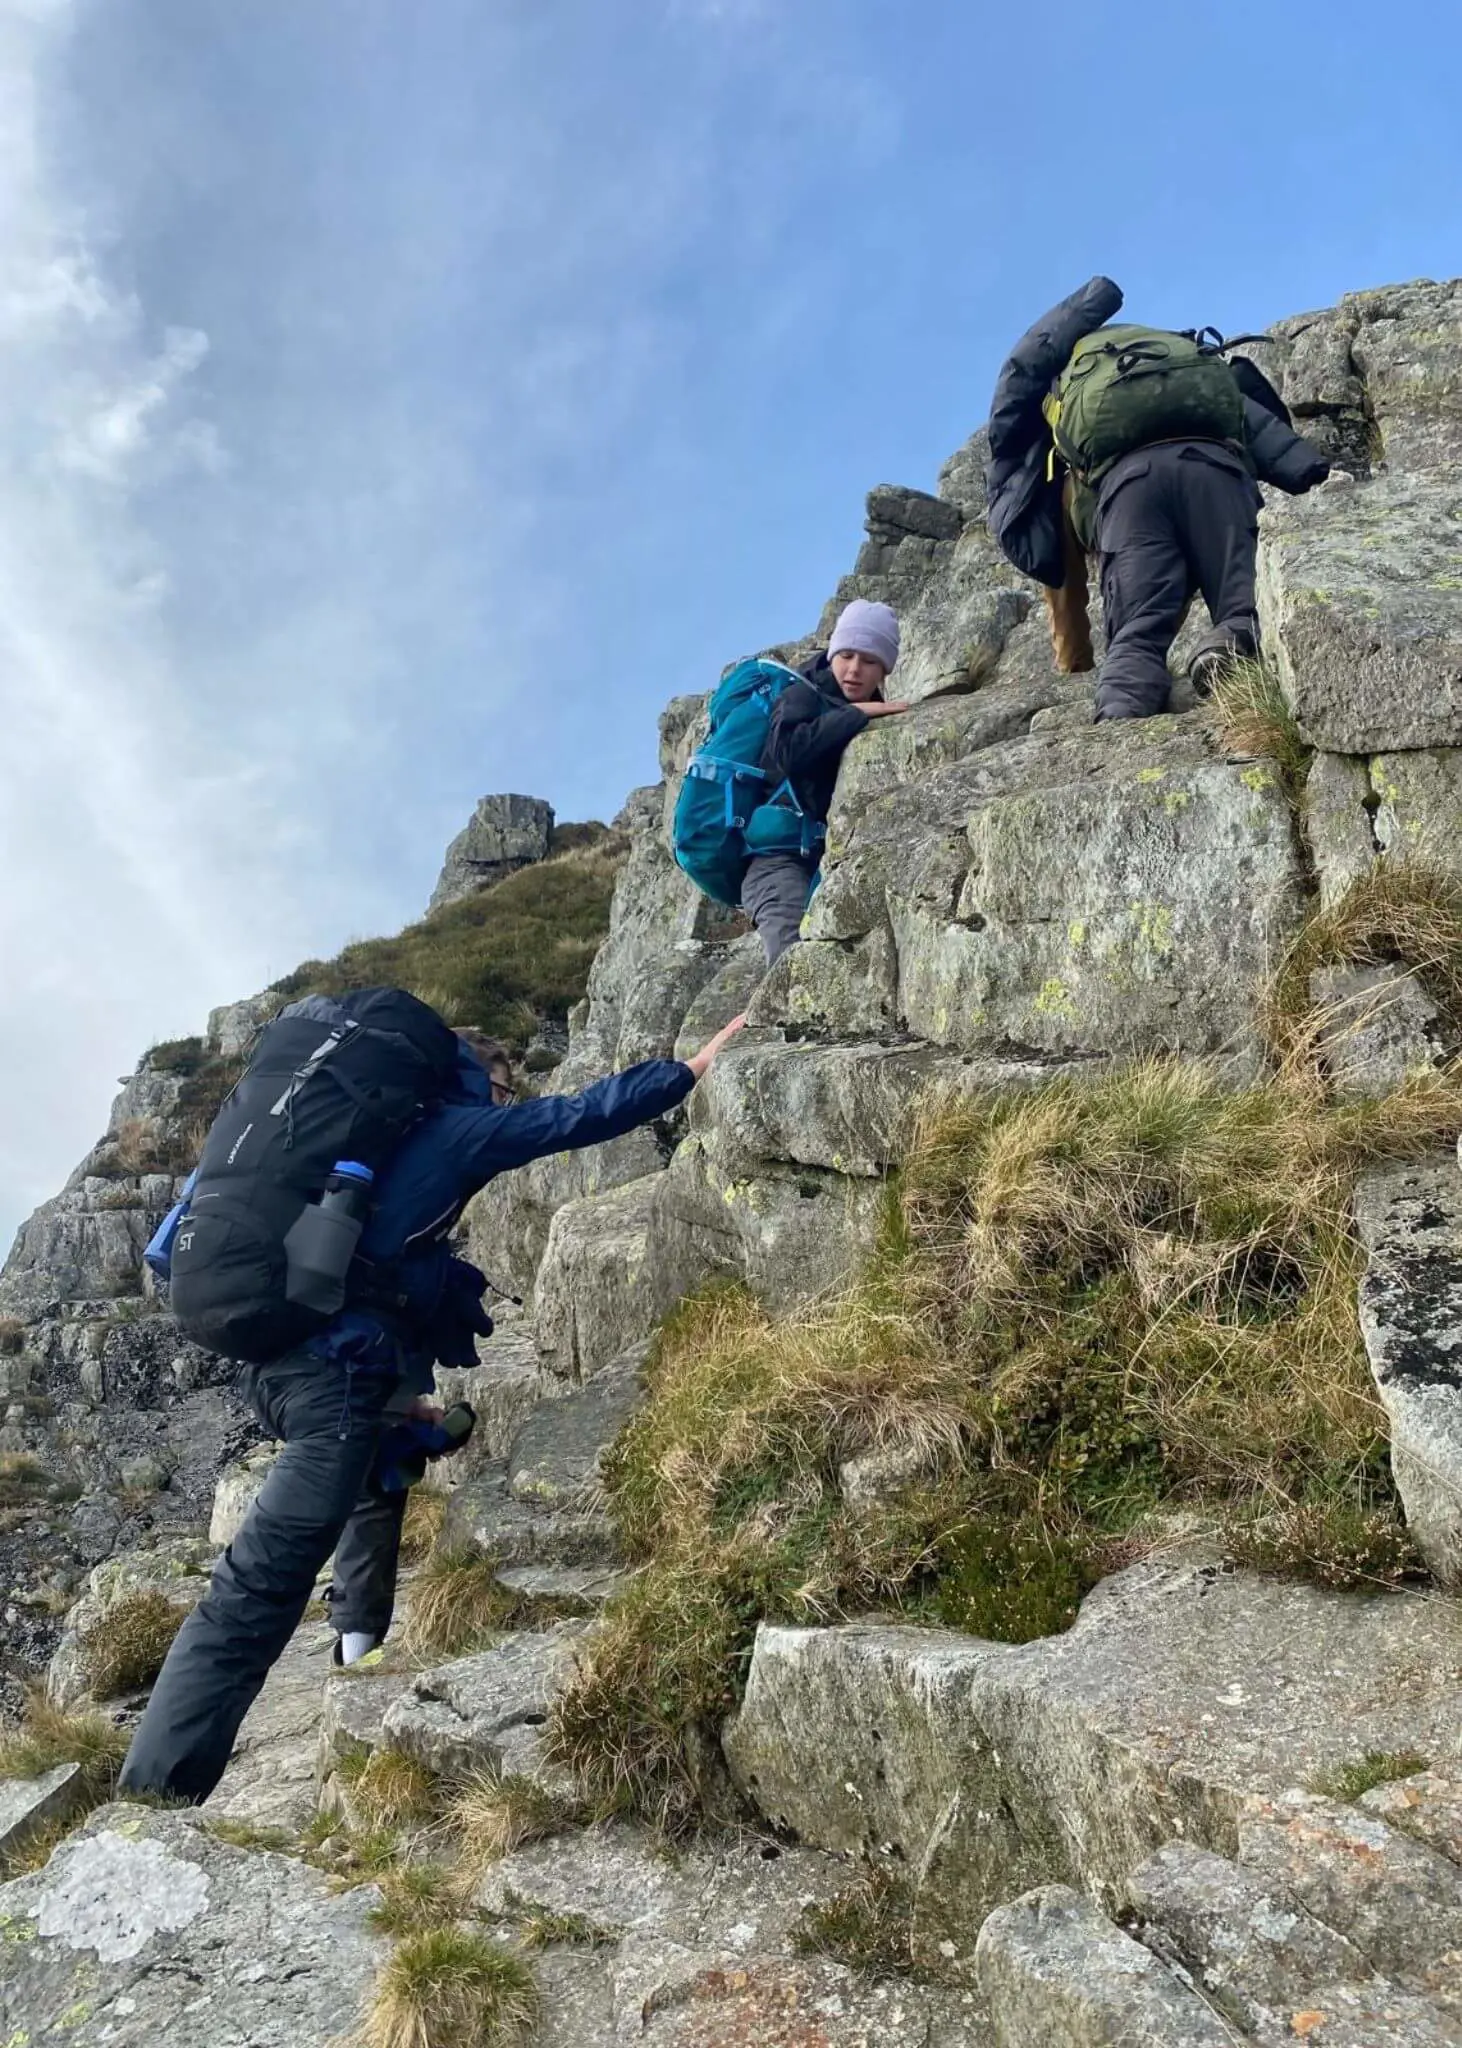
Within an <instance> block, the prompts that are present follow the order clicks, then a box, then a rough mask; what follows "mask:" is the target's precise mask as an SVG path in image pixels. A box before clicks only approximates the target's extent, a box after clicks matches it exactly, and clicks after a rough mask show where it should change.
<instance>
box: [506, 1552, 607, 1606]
mask: <svg viewBox="0 0 1462 2048" xmlns="http://www.w3.org/2000/svg"><path fill="white" fill-rule="evenodd" d="M633 1577H634V1574H633V1573H632V1572H622V1571H615V1570H614V1568H613V1567H612V1566H609V1565H598V1564H511V1565H504V1567H503V1568H502V1570H501V1571H500V1572H498V1574H497V1582H498V1584H499V1585H500V1586H501V1587H502V1588H503V1590H504V1591H505V1592H508V1593H516V1594H517V1595H518V1596H519V1598H520V1599H523V1600H527V1601H530V1602H533V1603H535V1604H536V1603H540V1602H541V1603H542V1604H543V1605H544V1606H546V1607H551V1608H555V1609H557V1610H558V1611H559V1612H561V1613H565V1614H568V1613H571V1612H574V1611H576V1610H577V1611H581V1612H583V1613H585V1614H588V1613H591V1612H593V1611H594V1610H595V1609H596V1608H600V1607H604V1606H606V1605H607V1604H608V1602H609V1601H611V1600H612V1599H613V1598H614V1596H615V1595H616V1594H617V1593H620V1592H622V1591H623V1590H624V1588H625V1587H626V1586H627V1585H628V1584H629V1582H630V1580H631V1579H632V1578H633Z"/></svg>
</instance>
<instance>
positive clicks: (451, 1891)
mask: <svg viewBox="0 0 1462 2048" xmlns="http://www.w3.org/2000/svg"><path fill="white" fill-rule="evenodd" d="M376 1882H377V1883H378V1884H379V1885H380V1888H381V1903H380V1904H379V1905H378V1906H376V1907H374V1908H373V1909H372V1912H371V1916H370V1920H371V1925H372V1927H374V1928H375V1929H376V1930H377V1931H378V1932H379V1933H381V1934H395V1935H404V1934H427V1933H430V1931H431V1930H432V1929H433V1928H434V1927H442V1926H446V1925H448V1924H450V1923H451V1922H452V1921H454V1920H457V1919H460V1918H461V1917H462V1914H463V1909H464V1905H465V1903H466V1902H465V1901H464V1899H463V1896H462V1888H461V1886H460V1884H458V1883H457V1882H456V1873H455V1872H453V1871H450V1870H447V1869H444V1868H443V1866H442V1865H441V1864H440V1863H400V1864H397V1865H396V1866H395V1867H394V1868H393V1869H390V1870H386V1871H383V1872H382V1874H381V1876H380V1877H379V1878H378V1879H377V1880H376Z"/></svg>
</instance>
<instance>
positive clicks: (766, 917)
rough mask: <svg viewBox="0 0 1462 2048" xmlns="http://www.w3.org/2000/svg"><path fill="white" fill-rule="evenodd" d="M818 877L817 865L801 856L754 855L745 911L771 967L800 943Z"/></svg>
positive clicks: (743, 894) (746, 885)
mask: <svg viewBox="0 0 1462 2048" xmlns="http://www.w3.org/2000/svg"><path fill="white" fill-rule="evenodd" d="M816 873H817V862H816V861H815V860H804V859H803V858H802V856H801V855H800V854H796V853H758V854H753V856H752V859H751V864H750V866H749V867H748V868H747V870H746V879H745V881H743V883H742V884H741V907H742V909H743V910H744V911H745V912H746V914H747V916H748V917H749V918H750V919H751V921H752V923H753V924H754V925H755V926H756V928H757V930H758V932H760V934H761V942H762V944H763V946H764V947H765V948H766V955H767V966H768V967H772V966H775V964H776V963H777V961H778V960H780V959H781V957H782V955H783V954H784V953H785V952H786V950H787V948H788V947H789V946H791V945H794V944H795V943H796V940H797V935H798V933H799V932H800V931H801V929H802V917H803V913H804V912H805V911H806V909H807V899H808V897H809V896H810V895H811V894H812V882H813V877H814V876H815V875H816Z"/></svg>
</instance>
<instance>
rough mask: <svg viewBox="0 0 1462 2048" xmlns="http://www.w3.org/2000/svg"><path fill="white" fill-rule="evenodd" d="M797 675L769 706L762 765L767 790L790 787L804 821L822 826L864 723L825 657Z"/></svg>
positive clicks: (862, 714)
mask: <svg viewBox="0 0 1462 2048" xmlns="http://www.w3.org/2000/svg"><path fill="white" fill-rule="evenodd" d="M802 675H803V678H804V680H803V681H802V682H800V683H793V684H792V685H791V687H790V688H789V689H786V690H784V691H783V692H782V694H781V696H780V697H779V698H778V699H777V701H776V703H775V704H774V705H773V706H772V722H771V725H770V727H769V729H768V731H767V743H766V748H765V750H764V752H763V754H762V757H761V765H762V767H763V768H764V769H765V770H766V774H767V786H768V790H769V791H770V790H772V789H775V788H776V787H777V786H778V785H779V784H780V783H781V782H783V781H787V782H790V783H791V785H792V788H793V790H794V791H795V793H796V797H797V801H798V803H799V804H801V806H802V808H803V810H804V811H806V813H807V815H808V817H809V818H816V819H817V820H818V821H819V822H820V823H822V824H824V825H825V824H826V823H827V814H828V811H829V809H830V808H831V805H832V800H833V790H834V789H835V787H836V786H837V780H838V767H839V764H840V763H841V761H842V758H843V755H844V754H845V753H846V751H847V748H848V743H849V742H850V741H851V740H855V739H856V738H857V737H858V735H859V733H860V732H862V731H863V729H864V727H865V726H866V725H867V724H868V722H869V719H868V713H867V712H866V711H863V710H860V709H859V707H858V706H857V705H856V704H850V703H849V702H848V700H847V698H846V697H845V696H844V695H843V693H842V691H841V690H840V689H839V688H838V679H837V677H836V676H835V675H834V674H833V672H832V664H831V663H830V662H829V660H828V658H827V656H826V654H816V655H814V656H813V658H812V660H811V661H809V662H808V663H807V665H806V667H805V668H804V669H803V670H802Z"/></svg>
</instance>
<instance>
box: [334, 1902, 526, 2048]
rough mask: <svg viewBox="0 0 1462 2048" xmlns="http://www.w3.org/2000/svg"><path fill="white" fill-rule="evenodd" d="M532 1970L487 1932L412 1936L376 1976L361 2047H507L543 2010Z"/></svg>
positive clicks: (442, 1930) (444, 1930)
mask: <svg viewBox="0 0 1462 2048" xmlns="http://www.w3.org/2000/svg"><path fill="white" fill-rule="evenodd" d="M538 2009H539V2001H538V1991H537V1987H536V1986H535V1984H534V1982H533V1977H532V1974H531V1972H530V1971H529V1970H528V1968H527V1966H526V1965H525V1964H523V1963H521V1962H520V1961H519V1960H518V1958H517V1957H516V1956H511V1955H509V1954H508V1953H507V1952H506V1951H505V1950H504V1949H501V1948H499V1947H498V1946H497V1944H496V1943H495V1942H493V1941H490V1940H489V1939H488V1938H487V1936H486V1935H483V1934H476V1933H470V1932H468V1931H466V1930H465V1929H462V1928H457V1927H436V1928H432V1929H430V1930H428V1931H427V1932H425V1933H420V1934H412V1935H408V1936H407V1938H406V1939H405V1940H404V1941H402V1942H401V1943H400V1944H399V1946H398V1947H397V1949H396V1953H395V1954H394V1955H393V1956H392V1958H391V1960H390V1961H389V1962H388V1963H387V1964H386V1966H385V1968H384V1969H383V1970H382V1972H381V1974H380V1977H379V1978H378V1979H377V1982H376V1989H375V1995H374V1999H373V2001H372V2006H371V2012H370V2016H369V2018H368V2019H367V2021H366V2023H365V2026H364V2028H363V2030H362V2034H361V2041H362V2044H363V2048H508V2044H511V2043H514V2042H517V2041H519V2040H521V2039H522V2037H523V2036H524V2034H525V2033H526V2032H527V2030H528V2029H529V2028H530V2027H531V2026H532V2025H533V2023H534V2022H535V2020H536V2019H537V2017H538Z"/></svg>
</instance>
